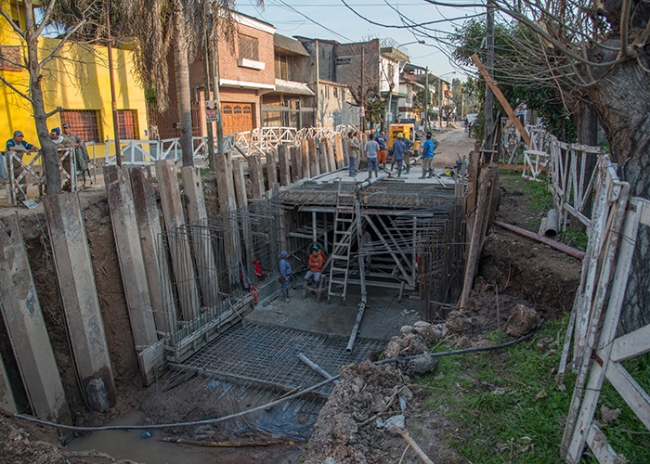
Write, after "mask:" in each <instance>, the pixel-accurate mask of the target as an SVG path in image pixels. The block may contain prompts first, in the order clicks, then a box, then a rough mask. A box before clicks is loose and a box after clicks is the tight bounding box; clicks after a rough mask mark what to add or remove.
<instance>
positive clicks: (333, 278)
mask: <svg viewBox="0 0 650 464" xmlns="http://www.w3.org/2000/svg"><path fill="white" fill-rule="evenodd" d="M341 185H343V184H342V182H341V181H340V180H339V188H338V192H337V194H336V215H335V218H334V237H333V247H332V255H331V256H330V278H329V282H328V288H327V302H328V303H329V302H330V300H331V298H332V296H340V297H342V298H343V301H345V294H346V292H347V289H348V273H349V269H350V248H351V246H352V237H354V236H355V234H356V226H357V217H356V214H355V208H354V206H355V202H356V196H355V195H354V193H341ZM341 200H349V201H348V202H346V204H345V206H342V205H341V203H342V201H341ZM348 205H349V206H348ZM341 287H342V289H341Z"/></svg>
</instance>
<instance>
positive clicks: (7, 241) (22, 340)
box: [0, 214, 71, 424]
mask: <svg viewBox="0 0 650 464" xmlns="http://www.w3.org/2000/svg"><path fill="white" fill-rule="evenodd" d="M7 223H8V227H7V230H6V232H5V230H4V229H5V228H4V224H2V223H1V222H0V225H1V226H2V227H0V303H1V304H0V309H1V310H2V317H3V319H4V322H5V326H6V329H7V333H8V335H9V340H10V341H11V347H12V349H13V352H14V356H15V358H16V361H17V363H18V369H19V370H20V376H21V377H22V380H23V384H24V385H25V390H26V391H27V396H28V397H29V404H30V405H31V407H32V410H33V412H34V414H35V415H36V417H38V418H40V419H45V420H54V421H61V422H63V423H66V424H70V423H71V416H70V410H69V409H68V403H67V402H66V399H65V392H64V390H63V384H62V383H61V378H60V377H59V371H58V369H57V367H56V360H55V358H54V352H53V351H52V345H51V344H50V339H49V337H48V335H47V329H46V328H45V320H44V319H43V312H42V310H41V305H40V302H39V301H38V295H37V294H36V287H35V286H34V279H33V278H32V271H31V268H30V267H29V262H28V260H27V250H25V245H24V243H23V237H22V234H21V231H20V226H19V225H18V216H17V215H16V214H14V215H13V216H11V217H10V218H8V219H7ZM0 369H1V370H2V375H1V377H2V379H1V380H0V406H2V407H7V408H10V410H13V411H14V412H15V410H16V405H15V403H14V398H13V395H12V392H11V386H10V385H9V382H8V380H7V375H6V372H5V369H4V363H2V362H0Z"/></svg>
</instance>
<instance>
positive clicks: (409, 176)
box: [313, 165, 456, 191]
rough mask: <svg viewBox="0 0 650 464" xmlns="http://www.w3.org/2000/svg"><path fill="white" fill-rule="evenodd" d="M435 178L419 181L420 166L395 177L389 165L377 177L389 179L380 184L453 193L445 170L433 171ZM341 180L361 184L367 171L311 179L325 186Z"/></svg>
mask: <svg viewBox="0 0 650 464" xmlns="http://www.w3.org/2000/svg"><path fill="white" fill-rule="evenodd" d="M434 171H435V173H436V175H437V177H435V176H434V177H430V178H428V177H427V178H425V179H421V178H420V177H421V176H422V166H420V165H417V166H411V170H410V172H409V173H406V171H402V175H401V176H400V177H397V169H393V170H392V171H391V170H390V165H389V166H388V169H387V170H383V169H381V168H380V169H379V175H381V174H388V175H389V178H387V179H385V180H381V181H380V182H381V183H387V182H388V183H401V184H404V183H406V184H415V185H422V186H423V187H424V186H427V185H430V186H434V187H439V188H445V189H449V190H451V191H453V190H454V189H455V188H456V181H455V180H454V178H453V177H448V176H446V175H445V172H446V169H435V170H434ZM339 178H341V180H342V182H344V183H355V182H363V181H364V180H366V179H368V171H367V170H366V169H362V170H360V171H359V172H358V173H357V174H356V176H354V177H350V176H349V175H348V170H347V169H339V170H337V171H334V172H329V173H327V174H323V175H321V176H319V177H318V178H317V179H313V180H314V181H315V182H317V183H321V184H326V183H329V182H338V179H339ZM373 178H374V176H373Z"/></svg>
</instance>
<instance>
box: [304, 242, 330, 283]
mask: <svg viewBox="0 0 650 464" xmlns="http://www.w3.org/2000/svg"><path fill="white" fill-rule="evenodd" d="M307 264H308V265H309V270H308V271H307V274H305V283H306V284H307V285H312V282H311V279H314V282H313V285H312V287H318V283H319V282H320V278H321V275H322V273H323V266H324V265H325V258H324V257H323V255H322V254H321V253H320V247H319V246H318V245H314V248H312V250H311V255H310V256H309V261H308V262H307Z"/></svg>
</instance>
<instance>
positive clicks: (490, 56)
mask: <svg viewBox="0 0 650 464" xmlns="http://www.w3.org/2000/svg"><path fill="white" fill-rule="evenodd" d="M486 27H487V31H486V32H487V37H486V44H487V51H486V54H485V67H486V68H487V71H488V74H489V76H490V79H492V81H494V5H492V3H490V2H488V9H487V21H486ZM485 88H486V90H485V143H484V146H483V149H484V150H490V151H489V153H490V160H492V157H493V156H494V153H492V149H493V146H494V140H493V137H492V134H493V127H494V120H493V119H494V118H493V115H492V114H493V111H494V109H493V106H494V104H493V101H494V97H493V96H494V94H493V93H492V89H491V88H490V86H489V85H486V86H485Z"/></svg>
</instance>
